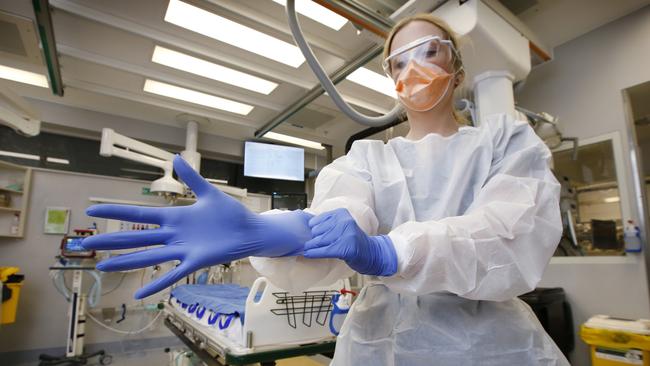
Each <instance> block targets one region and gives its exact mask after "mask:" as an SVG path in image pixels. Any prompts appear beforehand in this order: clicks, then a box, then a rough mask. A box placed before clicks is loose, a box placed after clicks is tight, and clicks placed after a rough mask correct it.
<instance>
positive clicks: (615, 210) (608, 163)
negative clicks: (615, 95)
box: [553, 139, 625, 255]
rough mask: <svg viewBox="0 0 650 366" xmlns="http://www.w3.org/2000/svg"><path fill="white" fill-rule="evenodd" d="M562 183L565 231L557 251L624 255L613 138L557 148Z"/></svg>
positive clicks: (555, 157)
mask: <svg viewBox="0 0 650 366" xmlns="http://www.w3.org/2000/svg"><path fill="white" fill-rule="evenodd" d="M553 162H554V172H555V175H556V176H557V178H558V181H560V184H562V194H561V200H560V208H561V210H562V222H563V225H564V235H563V237H562V241H561V243H560V245H559V246H558V249H557V251H556V253H555V255H623V254H624V253H625V252H624V245H623V221H622V217H621V206H620V197H619V191H618V186H619V183H618V179H617V176H616V164H615V159H614V148H613V144H612V140H611V139H610V140H605V141H601V142H597V143H592V144H587V145H582V146H579V147H578V151H577V156H576V154H574V150H573V149H572V148H570V149H563V150H559V151H555V152H553Z"/></svg>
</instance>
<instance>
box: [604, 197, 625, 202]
mask: <svg viewBox="0 0 650 366" xmlns="http://www.w3.org/2000/svg"><path fill="white" fill-rule="evenodd" d="M620 200H621V198H620V197H618V196H614V197H607V198H605V199H604V201H605V203H616V202H620Z"/></svg>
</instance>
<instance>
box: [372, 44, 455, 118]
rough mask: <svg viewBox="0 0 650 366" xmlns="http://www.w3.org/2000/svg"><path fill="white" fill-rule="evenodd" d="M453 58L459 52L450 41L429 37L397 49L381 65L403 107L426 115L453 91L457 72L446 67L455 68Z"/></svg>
mask: <svg viewBox="0 0 650 366" xmlns="http://www.w3.org/2000/svg"><path fill="white" fill-rule="evenodd" d="M454 57H457V53H456V50H455V49H454V46H453V44H452V43H451V41H450V40H445V39H440V37H438V36H427V37H424V38H420V39H417V40H415V41H413V42H411V43H409V44H407V45H405V46H403V47H400V48H398V49H397V50H395V51H394V52H392V53H391V55H390V56H388V57H387V58H386V59H385V60H384V61H383V62H382V66H383V68H384V71H385V72H386V74H387V75H388V76H389V77H391V78H392V79H393V81H394V82H395V91H397V95H398V96H399V99H400V101H401V102H402V103H403V104H404V106H406V108H408V109H410V110H414V111H418V112H424V111H428V110H430V109H433V108H434V107H435V106H437V105H438V103H440V101H441V100H442V99H443V98H444V97H445V95H447V93H448V92H449V90H450V89H451V84H452V82H453V79H454V75H455V73H453V74H452V73H449V72H447V71H446V70H445V69H444V67H449V65H453V61H454ZM457 72H458V71H457Z"/></svg>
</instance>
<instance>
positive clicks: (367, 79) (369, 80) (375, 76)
mask: <svg viewBox="0 0 650 366" xmlns="http://www.w3.org/2000/svg"><path fill="white" fill-rule="evenodd" d="M346 79H347V80H350V81H351V82H353V83H356V84H359V85H361V86H365V87H366V88H369V89H372V90H374V91H376V92H379V93H381V94H384V95H387V96H389V97H391V98H397V93H396V92H395V83H393V81H392V80H391V79H390V78H388V77H387V76H385V75H381V74H379V73H376V72H374V71H370V70H368V69H366V68H365V67H360V68H358V69H356V70H355V71H354V72H353V73H351V74H350V75H348V76H347V77H346Z"/></svg>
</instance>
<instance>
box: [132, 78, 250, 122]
mask: <svg viewBox="0 0 650 366" xmlns="http://www.w3.org/2000/svg"><path fill="white" fill-rule="evenodd" d="M144 91H145V92H147V93H152V94H157V95H162V96H164V97H169V98H174V99H178V100H182V101H185V102H188V103H194V104H199V105H202V106H205V107H210V108H215V109H221V110H224V111H227V112H232V113H237V114H242V115H247V114H248V113H250V111H252V110H253V106H252V105H248V104H244V103H240V102H235V101H234V100H230V99H226V98H221V97H217V96H215V95H211V94H206V93H203V92H200V91H196V90H192V89H187V88H182V87H180V86H176V85H171V84H167V83H163V82H160V81H156V80H151V79H147V80H146V81H145V83H144Z"/></svg>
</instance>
